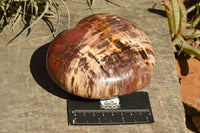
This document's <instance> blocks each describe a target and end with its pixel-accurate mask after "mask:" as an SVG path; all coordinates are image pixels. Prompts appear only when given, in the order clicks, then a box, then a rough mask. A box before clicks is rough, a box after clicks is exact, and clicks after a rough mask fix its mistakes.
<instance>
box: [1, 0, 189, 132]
mask: <svg viewBox="0 0 200 133" xmlns="http://www.w3.org/2000/svg"><path fill="white" fill-rule="evenodd" d="M111 2H113V3H114V4H112V3H109V2H106V1H104V0H94V3H93V11H94V13H112V14H115V15H118V16H121V17H124V18H126V19H128V20H130V21H132V22H133V23H134V24H135V25H137V26H138V27H139V28H140V29H142V30H143V31H144V32H145V33H146V34H147V35H148V36H149V38H150V40H151V42H152V45H153V47H154V51H155V56H156V65H155V71H154V76H153V79H152V81H151V83H150V85H149V86H147V87H146V88H145V89H143V91H147V92H148V93H149V97H150V102H151V106H152V111H153V115H154V119H155V123H153V124H137V125H115V126H92V127H90V126H68V123H67V102H66V100H67V99H69V98H70V96H69V95H68V94H67V93H66V92H65V91H63V90H62V89H60V88H59V87H58V86H57V85H55V83H54V82H53V81H52V80H51V78H50V77H49V75H48V73H47V71H46V65H45V55H46V52H47V49H48V46H49V43H50V42H51V40H52V39H53V37H52V36H49V34H50V30H49V27H48V26H47V25H46V23H45V22H43V21H40V22H39V24H38V25H37V26H36V29H35V32H34V33H33V34H32V36H31V37H30V38H29V39H27V40H25V41H22V42H20V43H15V42H17V41H20V40H22V39H23V38H24V36H20V37H19V38H18V39H16V40H15V42H14V43H15V44H14V43H12V44H11V45H9V46H8V47H5V45H4V44H5V42H6V41H8V39H9V37H6V36H5V33H1V34H0V73H1V75H0V97H1V101H0V132H1V133H12V132H13V133H24V132H44V133H45V132H48V133H51V132H56V133H62V132H67V133H79V132H82V133H100V132H105V133H122V132H123V133H128V132H130V133H131V132H134V133H141V132H143V133H153V132H162V133H168V132H170V133H171V132H177V133H178V132H180V133H184V132H186V131H187V129H186V127H185V114H184V108H183V106H182V102H181V96H180V93H179V82H178V78H177V71H176V64H175V58H174V55H173V50H172V46H171V43H170V35H169V30H168V23H167V18H166V17H163V16H162V15H163V12H162V9H163V8H162V6H157V7H156V10H152V9H151V7H152V6H153V3H152V1H150V0H140V1H134V0H126V1H124V0H112V1H111ZM66 4H67V5H68V7H69V10H70V14H71V17H70V19H71V20H70V22H71V24H70V27H74V26H75V25H76V24H77V23H78V22H79V20H80V19H82V18H84V17H86V16H88V15H91V14H92V13H91V11H90V9H89V8H88V6H87V4H86V2H85V1H82V0H67V1H66ZM61 7H62V6H61ZM159 14H161V15H159ZM67 18H68V17H67V13H66V9H65V8H64V7H62V11H61V23H60V27H59V29H58V32H57V34H58V33H59V32H61V31H63V30H65V29H67ZM51 21H52V22H53V23H55V22H56V21H55V19H52V20H51ZM19 28H20V27H19Z"/></svg>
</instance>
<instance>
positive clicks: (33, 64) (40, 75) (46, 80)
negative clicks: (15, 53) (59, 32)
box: [30, 42, 97, 102]
mask: <svg viewBox="0 0 200 133" xmlns="http://www.w3.org/2000/svg"><path fill="white" fill-rule="evenodd" d="M50 44H51V42H49V43H47V44H44V45H43V46H41V47H39V48H38V49H37V50H36V51H35V52H34V53H33V55H32V57H31V61H30V70H31V74H32V76H33V78H34V79H35V81H36V82H37V83H38V84H39V85H40V86H41V87H42V88H43V89H45V90H46V91H48V92H49V93H51V94H53V95H55V96H58V97H60V98H63V99H70V100H76V101H87V102H90V101H91V102H92V101H97V100H91V99H85V98H80V97H77V96H75V95H72V94H69V93H67V92H66V91H64V90H63V89H62V88H60V87H59V86H58V85H57V84H56V83H55V82H54V81H53V80H52V79H51V77H50V76H49V74H48V71H47V68H46V54H47V51H48V47H49V46H50Z"/></svg>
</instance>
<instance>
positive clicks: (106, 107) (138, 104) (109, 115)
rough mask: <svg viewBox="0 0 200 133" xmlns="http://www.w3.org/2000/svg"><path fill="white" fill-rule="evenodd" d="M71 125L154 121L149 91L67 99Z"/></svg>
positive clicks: (145, 122)
mask: <svg viewBox="0 0 200 133" xmlns="http://www.w3.org/2000/svg"><path fill="white" fill-rule="evenodd" d="M67 110H68V124H69V125H124V124H147V123H153V122H154V118H153V114H152V110H151V105H150V101H149V96H148V93H147V92H135V93H132V94H130V95H125V96H120V97H118V98H113V99H104V100H88V99H69V100H67Z"/></svg>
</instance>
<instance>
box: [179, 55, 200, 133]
mask: <svg viewBox="0 0 200 133" xmlns="http://www.w3.org/2000/svg"><path fill="white" fill-rule="evenodd" d="M176 63H177V72H178V78H179V81H180V92H181V96H182V101H183V103H184V104H185V111H186V119H187V120H188V121H191V122H193V123H194V127H192V125H191V123H190V122H188V121H187V122H186V124H187V123H190V124H188V126H189V128H190V129H192V130H198V131H199V132H200V69H199V66H200V60H198V59H196V58H192V57H189V56H188V55H185V54H184V53H182V54H181V55H180V56H176ZM194 128H196V129H194Z"/></svg>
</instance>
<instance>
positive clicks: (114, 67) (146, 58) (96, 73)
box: [47, 14, 155, 99]
mask: <svg viewBox="0 0 200 133" xmlns="http://www.w3.org/2000/svg"><path fill="white" fill-rule="evenodd" d="M154 63H155V60H154V52H153V49H152V46H151V44H150V41H149V39H148V38H147V36H146V35H145V34H144V33H143V32H142V31H141V30H140V29H139V28H137V27H136V26H135V25H133V24H132V23H131V22H130V21H128V20H126V19H123V18H121V17H118V16H116V15H110V14H95V15H91V16H89V17H86V18H84V19H83V20H81V21H80V22H79V24H78V25H77V26H76V27H75V28H73V29H71V30H68V31H65V32H63V33H62V34H61V35H59V36H58V37H57V38H56V39H55V40H54V41H53V42H52V44H51V46H50V47H49V50H48V53H47V69H48V72H49V74H50V76H51V78H52V79H53V80H54V81H55V82H56V83H57V84H58V85H59V86H60V87H61V88H63V89H64V90H66V91H67V92H69V93H72V94H74V95H77V96H81V97H84V98H92V99H98V98H110V97H116V96H121V95H126V94H130V93H132V92H134V91H137V90H138V89H141V88H143V87H145V86H147V85H148V84H149V82H150V80H151V77H152V74H153V68H154Z"/></svg>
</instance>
